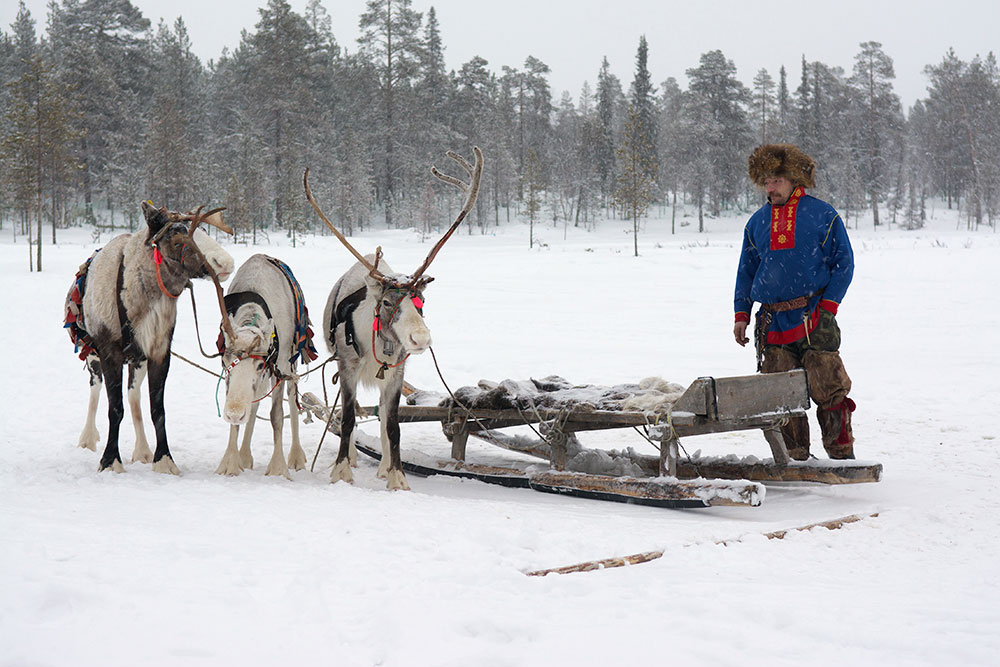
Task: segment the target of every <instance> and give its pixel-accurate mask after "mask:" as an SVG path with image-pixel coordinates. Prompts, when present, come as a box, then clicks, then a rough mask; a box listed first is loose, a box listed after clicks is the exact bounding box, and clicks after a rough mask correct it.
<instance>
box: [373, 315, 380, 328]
mask: <svg viewBox="0 0 1000 667" xmlns="http://www.w3.org/2000/svg"><path fill="white" fill-rule="evenodd" d="M381 330H382V323H381V322H379V320H378V318H377V317H376V318H375V320H374V321H373V322H372V331H381Z"/></svg>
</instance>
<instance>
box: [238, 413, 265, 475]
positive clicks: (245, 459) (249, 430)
mask: <svg viewBox="0 0 1000 667" xmlns="http://www.w3.org/2000/svg"><path fill="white" fill-rule="evenodd" d="M259 407H260V403H251V404H250V417H248V418H247V423H246V427H245V428H244V429H243V444H242V445H240V466H241V467H242V468H243V469H244V470H253V452H251V451H250V440H251V439H252V438H253V427H254V426H256V424H257V408H259Z"/></svg>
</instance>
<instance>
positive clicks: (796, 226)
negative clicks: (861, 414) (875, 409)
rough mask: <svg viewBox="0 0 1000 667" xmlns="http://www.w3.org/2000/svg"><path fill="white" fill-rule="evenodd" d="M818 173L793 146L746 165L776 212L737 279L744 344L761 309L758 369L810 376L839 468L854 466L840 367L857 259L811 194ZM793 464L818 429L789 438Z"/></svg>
mask: <svg viewBox="0 0 1000 667" xmlns="http://www.w3.org/2000/svg"><path fill="white" fill-rule="evenodd" d="M815 169H816V163H815V162H813V160H812V158H810V157H809V156H808V155H806V154H805V153H803V152H802V151H801V150H799V148H797V147H796V146H793V145H791V144H767V145H764V146H759V147H758V148H757V149H756V150H754V152H753V154H751V155H750V159H749V160H748V161H747V171H748V173H749V175H750V180H751V181H753V182H754V184H756V185H757V186H759V187H761V188H763V190H764V193H765V194H766V195H767V201H768V203H767V204H765V205H764V206H762V207H761V208H760V210H758V211H757V212H756V213H754V214H753V215H752V216H751V217H750V220H749V221H748V222H747V225H746V228H745V230H744V234H743V251H742V253H741V255H740V264H739V269H738V271H737V273H736V298H735V301H734V308H735V311H736V325H735V326H734V328H733V335H734V336H735V337H736V342H737V343H739V344H740V345H743V346H745V345H746V344H747V343H748V342H750V341H749V339H748V338H747V337H746V330H747V324H748V323H749V322H750V310H751V307H752V305H753V302H754V301H756V302H758V303H760V304H761V305H760V308H759V309H758V310H757V321H756V326H755V329H754V338H755V342H756V347H757V369H758V370H759V371H761V372H763V373H777V372H781V371H788V370H792V369H793V368H804V369H805V370H806V373H807V375H808V378H809V395H810V397H811V398H812V400H813V402H815V403H816V406H817V407H816V416H817V418H818V419H819V425H820V430H821V431H822V434H823V448H824V449H825V450H826V452H827V454H828V455H829V457H830V458H832V459H853V458H854V435H853V433H852V431H851V412H853V411H854V408H855V405H854V401H852V400H851V399H850V398H847V394H848V392H849V391H850V390H851V379H850V378H849V377H848V376H847V372H846V371H845V370H844V362H843V361H842V360H841V358H840V352H839V349H840V328H839V327H838V326H837V321H836V317H835V316H836V314H837V308H838V306H839V305H840V302H841V300H842V299H843V298H844V295H845V294H846V293H847V287H848V286H849V285H850V284H851V277H852V276H853V275H854V253H853V252H852V250H851V242H850V240H848V238H847V229H846V228H845V226H844V222H843V220H841V218H840V216H839V215H838V214H837V212H836V211H835V210H834V209H833V207H832V206H830V205H829V204H827V203H826V202H823V201H820V200H819V199H816V198H815V197H811V196H809V195H807V194H806V193H805V188H811V187H814V185H815V183H814V181H813V173H814V171H815ZM781 432H782V435H783V436H784V439H785V444H786V446H787V447H788V454H789V456H791V457H792V458H793V459H797V460H805V459H807V458H809V423H808V421H807V419H806V418H805V417H804V416H803V417H796V418H793V419H792V420H790V421H789V423H788V425H787V426H785V427H783V428H782V429H781Z"/></svg>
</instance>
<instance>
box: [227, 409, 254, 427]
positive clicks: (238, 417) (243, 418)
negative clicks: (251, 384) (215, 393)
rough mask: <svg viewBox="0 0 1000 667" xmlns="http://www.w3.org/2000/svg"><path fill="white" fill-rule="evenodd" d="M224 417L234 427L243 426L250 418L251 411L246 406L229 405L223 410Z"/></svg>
mask: <svg viewBox="0 0 1000 667" xmlns="http://www.w3.org/2000/svg"><path fill="white" fill-rule="evenodd" d="M222 416H223V418H225V420H226V421H227V422H229V423H230V424H233V425H234V426H242V425H243V424H245V423H246V422H247V417H249V416H250V410H249V409H248V408H247V406H245V405H242V406H241V405H229V404H228V403H227V404H226V407H225V408H224V409H223V410H222Z"/></svg>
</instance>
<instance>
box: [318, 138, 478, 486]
mask: <svg viewBox="0 0 1000 667" xmlns="http://www.w3.org/2000/svg"><path fill="white" fill-rule="evenodd" d="M473 151H474V152H475V155H476V164H475V166H473V165H470V164H469V163H468V162H467V161H466V160H465V159H464V158H462V157H461V156H460V155H457V154H455V153H453V152H450V151H449V152H448V156H449V157H451V158H452V159H454V160H455V161H457V162H458V163H459V164H460V165H462V167H463V168H464V169H465V170H466V172H468V174H469V176H470V178H471V180H470V183H468V184H467V183H463V182H462V181H460V180H459V179H457V178H454V177H452V176H447V175H445V174H442V173H441V172H439V171H438V170H437V169H432V170H431V171H432V172H433V174H434V175H435V176H436V177H438V178H440V179H441V180H443V181H445V182H447V183H451V184H452V185H455V186H456V187H458V188H459V189H461V190H462V191H463V192H465V193H466V197H465V203H464V205H463V206H462V210H461V211H460V212H459V214H458V217H457V218H456V219H455V221H454V222H453V223H452V225H451V227H450V228H449V229H448V231H447V232H446V233H445V234H444V236H442V238H441V239H440V240H439V241H438V242H437V244H436V245H435V246H434V248H432V249H431V252H430V253H429V254H428V255H427V259H425V260H424V263H423V264H422V265H421V266H420V268H418V269H417V270H416V272H414V273H413V275H412V276H405V275H401V274H396V273H393V272H392V270H391V269H390V268H389V266H388V265H387V264H386V263H385V262H383V261H382V249H381V248H379V249H378V250H377V251H376V253H375V255H368V256H366V257H363V256H361V254H360V253H359V252H358V251H357V250H355V249H354V248H353V247H352V246H351V244H350V243H348V242H347V239H346V238H344V236H343V234H341V233H340V232H339V231H338V230H337V228H336V227H334V226H333V224H332V223H331V222H330V220H329V219H328V218H327V217H326V216H325V215H324V214H323V211H322V210H321V209H320V207H319V205H318V204H317V203H316V200H315V199H314V198H313V195H312V191H311V190H310V188H309V170H308V169H307V170H306V172H305V175H304V176H303V185H304V186H305V191H306V198H307V199H308V200H309V203H310V204H312V206H313V208H314V209H315V210H316V213H317V214H318V215H319V217H320V218H321V219H322V220H323V221H324V222H325V223H326V224H327V226H329V227H330V229H331V230H332V231H333V233H334V235H336V236H337V238H338V239H340V241H341V243H343V244H344V245H345V246H346V247H347V249H348V250H350V251H351V253H352V254H353V255H354V256H355V257H356V258H357V259H358V263H357V264H355V265H354V266H353V267H352V268H351V269H350V270H348V271H347V273H345V274H344V275H343V276H342V277H341V278H340V280H338V281H337V282H336V284H335V285H334V286H333V289H332V290H331V292H330V296H329V298H328V299H327V302H326V308H325V309H324V311H323V331H324V338H325V339H326V344H327V347H328V348H329V350H330V352H331V353H332V354H334V355H335V356H336V358H337V368H338V370H339V372H340V384H341V405H342V406H343V409H342V414H341V425H340V451H339V452H338V454H337V461H336V463H335V464H334V467H333V471H332V472H331V473H330V481H331V482H337V481H339V480H345V481H348V482H351V481H353V479H354V476H353V474H352V473H351V466H352V465H354V464H355V462H356V459H357V450H356V448H355V446H354V440H353V433H354V425H355V411H354V401H355V397H356V395H357V385H358V383H359V382H361V383H362V384H364V385H365V386H367V387H377V388H378V390H379V422H380V425H381V436H382V438H381V439H382V461H381V463H380V464H379V468H378V476H379V477H384V478H385V479H386V485H387V487H388V488H389V489H394V490H395V489H409V488H410V486H409V484H408V483H407V481H406V476H405V475H404V474H403V466H402V461H401V459H400V453H399V398H400V394H401V392H402V387H403V372H404V369H405V364H406V360H407V358H408V357H409V356H410V355H411V354H421V353H422V352H424V351H425V350H427V348H428V347H430V344H431V333H430V331H429V330H428V329H427V326H426V325H425V324H424V321H423V292H424V288H425V287H426V285H427V283H429V282H431V281H432V280H433V278H431V277H426V276H424V275H423V274H424V271H426V270H427V267H428V266H430V263H431V262H432V261H433V260H434V257H435V256H436V255H437V253H438V251H439V250H440V249H441V246H443V245H444V243H445V241H447V240H448V238H449V237H450V236H451V235H452V233H454V231H455V230H456V229H457V228H458V225H459V224H461V222H462V220H464V219H465V216H466V215H468V213H469V211H470V210H472V206H473V205H474V204H475V202H476V197H477V196H478V194H479V181H480V179H481V178H482V173H483V154H482V152H481V151H480V150H479V148H478V147H476V148H473ZM369 330H370V331H371V334H369V333H368V332H369Z"/></svg>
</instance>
